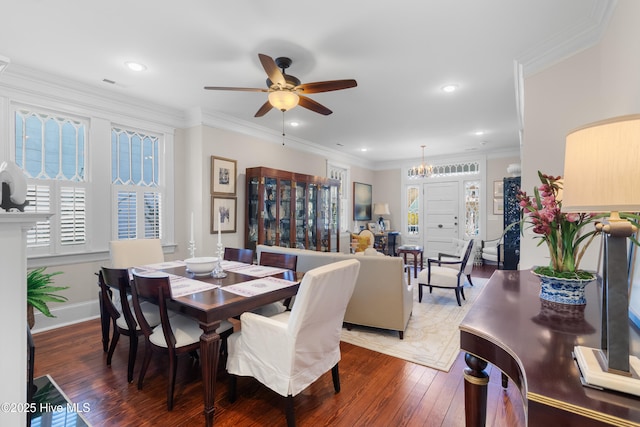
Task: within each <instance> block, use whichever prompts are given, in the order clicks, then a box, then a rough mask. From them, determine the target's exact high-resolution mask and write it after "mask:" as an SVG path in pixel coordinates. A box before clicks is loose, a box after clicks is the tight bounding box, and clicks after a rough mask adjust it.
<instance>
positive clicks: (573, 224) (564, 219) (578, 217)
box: [510, 171, 637, 305]
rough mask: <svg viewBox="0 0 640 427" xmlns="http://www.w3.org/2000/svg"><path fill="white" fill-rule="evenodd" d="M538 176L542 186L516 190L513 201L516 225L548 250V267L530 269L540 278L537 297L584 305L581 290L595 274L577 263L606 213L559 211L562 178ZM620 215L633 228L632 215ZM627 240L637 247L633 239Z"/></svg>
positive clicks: (635, 223)
mask: <svg viewBox="0 0 640 427" xmlns="http://www.w3.org/2000/svg"><path fill="white" fill-rule="evenodd" d="M538 177H539V178H540V182H541V183H542V185H540V186H539V187H536V188H534V195H533V196H529V195H527V193H526V192H524V191H519V192H518V195H517V198H518V201H519V202H520V208H521V215H522V219H521V220H520V222H519V223H528V224H529V226H530V227H531V228H532V231H533V233H534V234H535V236H534V238H537V239H539V240H540V242H539V244H546V246H547V248H548V250H549V256H550V263H549V265H548V266H539V267H536V268H535V269H534V270H533V273H534V274H536V275H537V276H538V277H540V281H541V289H540V298H542V299H546V300H548V301H553V302H558V303H562V304H574V305H581V304H585V303H586V300H585V297H584V287H585V286H586V284H587V283H589V282H591V281H593V280H594V279H595V274H594V273H592V272H589V271H584V270H580V261H581V260H582V257H583V255H584V254H585V251H586V250H587V248H588V247H589V245H590V244H591V243H592V242H593V240H594V238H595V237H596V236H598V235H599V234H600V228H598V227H595V225H596V223H598V222H602V221H603V219H604V218H606V217H607V216H609V214H608V213H567V212H563V211H562V177H560V176H551V175H546V174H543V173H541V172H540V171H538ZM620 216H621V217H625V218H628V219H629V220H630V221H631V222H632V223H633V224H634V225H637V216H636V215H634V214H628V213H622V212H621V213H620ZM510 227H511V226H510ZM631 240H632V241H634V243H636V244H637V241H636V240H635V239H631Z"/></svg>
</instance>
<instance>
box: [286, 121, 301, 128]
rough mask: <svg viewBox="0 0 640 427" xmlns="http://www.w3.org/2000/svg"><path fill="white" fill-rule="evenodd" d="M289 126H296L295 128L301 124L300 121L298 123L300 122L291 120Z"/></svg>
mask: <svg viewBox="0 0 640 427" xmlns="http://www.w3.org/2000/svg"><path fill="white" fill-rule="evenodd" d="M289 126H291V127H294V128H295V127H298V126H300V123H298V122H291V123H289Z"/></svg>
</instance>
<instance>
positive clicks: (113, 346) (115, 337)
mask: <svg viewBox="0 0 640 427" xmlns="http://www.w3.org/2000/svg"><path fill="white" fill-rule="evenodd" d="M119 339H120V331H119V330H118V327H117V326H116V325H113V338H111V345H110V346H109V352H108V353H107V366H111V358H112V357H113V352H114V351H115V349H116V345H117V344H118V340H119Z"/></svg>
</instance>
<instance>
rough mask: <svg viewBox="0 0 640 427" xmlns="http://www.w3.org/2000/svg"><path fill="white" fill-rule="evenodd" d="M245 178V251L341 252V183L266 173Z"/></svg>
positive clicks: (255, 172)
mask: <svg viewBox="0 0 640 427" xmlns="http://www.w3.org/2000/svg"><path fill="white" fill-rule="evenodd" d="M246 177H247V209H246V220H245V224H246V226H245V247H247V248H249V249H253V250H256V246H257V245H258V244H263V245H268V246H283V247H288V248H299V249H312V250H317V251H324V252H338V251H339V250H340V248H339V239H338V235H339V231H338V230H339V229H340V228H339V226H340V224H339V219H338V218H339V215H338V212H339V211H340V206H339V203H340V197H339V194H338V189H339V186H340V181H338V180H334V179H329V178H324V177H317V176H311V175H304V174H299V173H294V172H287V171H283V170H278V169H271V168H266V167H255V168H247V170H246Z"/></svg>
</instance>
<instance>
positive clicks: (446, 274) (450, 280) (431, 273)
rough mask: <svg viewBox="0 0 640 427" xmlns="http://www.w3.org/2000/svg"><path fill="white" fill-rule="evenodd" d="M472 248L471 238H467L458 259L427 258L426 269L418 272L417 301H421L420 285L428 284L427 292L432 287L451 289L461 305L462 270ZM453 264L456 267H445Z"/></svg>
mask: <svg viewBox="0 0 640 427" xmlns="http://www.w3.org/2000/svg"><path fill="white" fill-rule="evenodd" d="M472 249H473V240H469V243H468V245H467V248H466V250H465V253H464V256H463V257H462V259H461V260H458V261H442V260H438V259H433V258H429V259H427V269H426V270H422V271H421V272H420V273H418V302H422V287H423V286H428V287H429V293H431V292H432V291H433V288H446V289H453V290H454V291H455V292H456V300H457V301H458V305H462V304H461V302H460V295H462V298H463V299H466V298H465V297H464V290H463V288H462V287H463V286H464V278H463V276H464V271H465V267H466V265H467V263H468V261H469V258H470V256H471V251H472ZM444 265H448V266H455V267H456V268H450V267H445V266H444Z"/></svg>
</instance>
